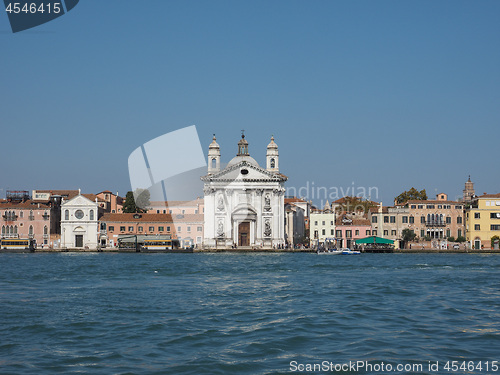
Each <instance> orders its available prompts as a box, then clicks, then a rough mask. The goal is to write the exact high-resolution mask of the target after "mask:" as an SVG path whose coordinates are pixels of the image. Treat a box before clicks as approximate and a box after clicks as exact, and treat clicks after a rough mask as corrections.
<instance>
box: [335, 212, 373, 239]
mask: <svg viewBox="0 0 500 375" xmlns="http://www.w3.org/2000/svg"><path fill="white" fill-rule="evenodd" d="M371 229H372V227H371V223H370V220H368V219H367V218H366V217H365V216H364V215H363V213H361V212H360V213H357V214H352V213H346V212H342V213H340V214H339V215H338V216H337V218H336V219H335V230H336V231H335V238H336V239H337V248H341V247H349V248H352V247H354V241H355V240H358V239H360V238H365V237H368V236H371Z"/></svg>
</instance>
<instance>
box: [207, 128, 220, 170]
mask: <svg viewBox="0 0 500 375" xmlns="http://www.w3.org/2000/svg"><path fill="white" fill-rule="evenodd" d="M217 172H220V147H219V145H218V144H217V142H216V141H215V134H214V138H213V140H212V143H210V146H208V174H212V173H217Z"/></svg>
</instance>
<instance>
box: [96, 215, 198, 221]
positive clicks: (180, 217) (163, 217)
mask: <svg viewBox="0 0 500 375" xmlns="http://www.w3.org/2000/svg"><path fill="white" fill-rule="evenodd" d="M134 215H141V217H140V218H139V219H134ZM100 221H106V222H114V223H133V222H138V223H139V222H140V223H153V222H154V223H156V222H161V223H203V221H204V218H203V215H202V214H190V215H170V214H128V213H127V214H123V213H122V214H110V213H105V214H104V215H103V216H102V217H101V219H100Z"/></svg>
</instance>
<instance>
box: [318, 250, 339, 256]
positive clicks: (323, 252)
mask: <svg viewBox="0 0 500 375" xmlns="http://www.w3.org/2000/svg"><path fill="white" fill-rule="evenodd" d="M319 254H330V255H339V254H342V250H337V249H324V250H318V255H319Z"/></svg>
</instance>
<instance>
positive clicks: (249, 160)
mask: <svg viewBox="0 0 500 375" xmlns="http://www.w3.org/2000/svg"><path fill="white" fill-rule="evenodd" d="M243 161H246V162H247V163H248V164H250V165H254V166H256V167H258V166H259V163H257V161H256V160H255V159H254V158H252V157H251V156H249V155H238V156H235V157H234V158H232V159H231V161H230V162H229V163H227V167H232V166H233V165H236V164H239V163H241V162H243Z"/></svg>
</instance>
